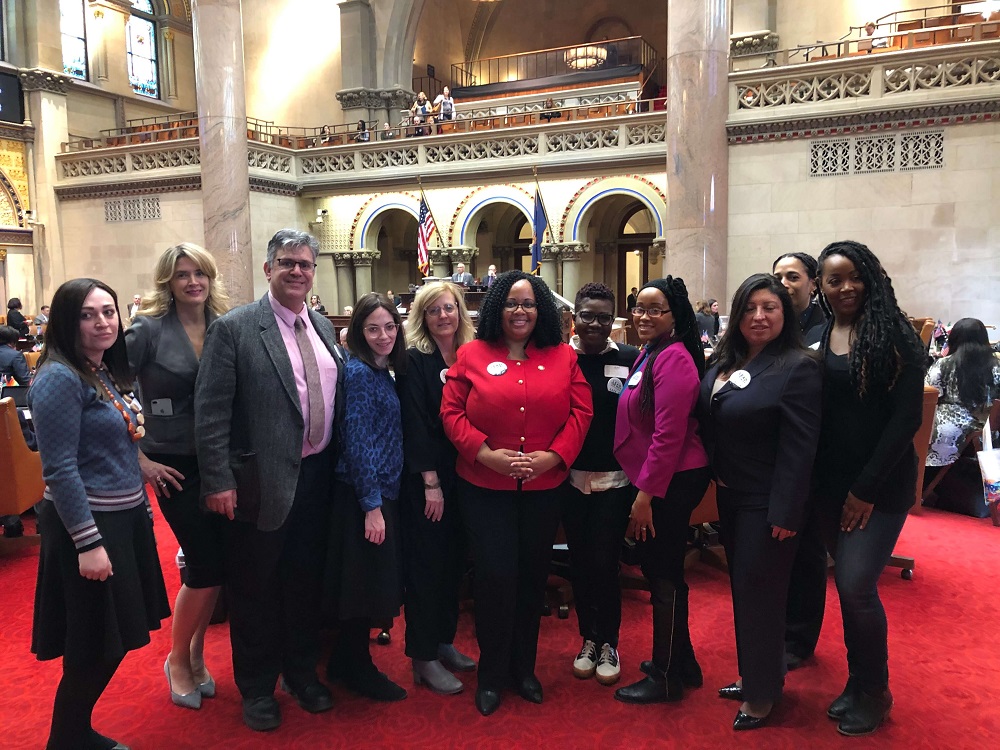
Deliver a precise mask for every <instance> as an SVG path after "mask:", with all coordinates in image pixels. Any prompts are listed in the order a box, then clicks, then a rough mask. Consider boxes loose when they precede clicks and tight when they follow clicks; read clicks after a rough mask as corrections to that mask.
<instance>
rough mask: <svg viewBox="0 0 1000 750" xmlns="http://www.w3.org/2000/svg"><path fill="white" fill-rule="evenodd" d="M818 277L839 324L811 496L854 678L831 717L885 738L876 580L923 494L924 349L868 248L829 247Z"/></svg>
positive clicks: (830, 354)
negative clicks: (917, 445)
mask: <svg viewBox="0 0 1000 750" xmlns="http://www.w3.org/2000/svg"><path fill="white" fill-rule="evenodd" d="M819 278H820V294H821V300H822V302H823V304H824V305H826V306H827V307H828V309H829V310H830V312H832V315H833V320H832V321H831V322H830V324H829V325H828V327H827V329H826V331H825V332H824V334H823V338H822V341H821V345H820V348H821V352H822V354H823V359H824V364H825V368H826V373H825V380H824V387H823V422H822V429H821V431H820V441H819V448H818V450H817V453H816V466H815V469H814V471H813V497H814V502H815V503H816V505H817V512H818V513H819V514H820V518H821V524H822V527H823V532H824V537H825V538H826V541H827V547H828V548H829V550H830V553H831V554H832V555H833V557H834V559H835V560H836V563H837V564H836V571H835V573H836V582H837V592H838V594H839V595H840V608H841V612H842V614H843V618H844V642H845V643H846V645H847V664H848V672H849V677H848V681H847V687H846V688H845V689H844V692H843V693H842V694H841V695H840V697H839V698H837V699H836V700H835V701H834V702H833V703H832V704H831V705H830V708H829V710H828V711H827V713H828V714H829V716H830V717H831V718H834V719H837V720H839V722H840V723H839V726H838V727H837V729H838V731H839V732H840V733H841V734H845V735H850V736H853V735H862V734H871V733H872V732H874V731H875V730H877V729H878V727H879V726H880V725H881V723H882V721H883V720H884V719H885V717H886V716H887V715H888V713H889V710H890V709H891V708H892V694H891V693H890V692H889V668H888V658H889V657H888V645H887V638H888V636H887V625H886V618H885V610H884V609H883V607H882V602H881V600H880V599H879V595H878V578H879V575H881V573H882V570H883V569H884V568H885V566H886V564H887V563H888V562H889V558H890V556H891V555H892V550H893V547H894V546H895V544H896V540H897V539H898V538H899V533H900V531H901V530H902V528H903V523H904V522H905V521H906V512H907V510H908V509H909V508H910V506H912V505H913V502H914V498H915V496H916V483H917V458H916V453H915V451H914V449H913V436H914V434H916V431H917V429H918V428H919V427H920V422H921V416H922V415H921V411H922V402H923V381H924V366H923V350H922V346H921V343H920V339H918V338H917V334H916V332H915V331H914V330H913V327H912V326H911V325H910V323H909V321H908V320H907V319H906V317H905V316H904V315H903V313H902V312H901V311H900V309H899V306H898V305H897V303H896V295H895V292H894V291H893V289H892V282H891V280H890V279H889V276H888V274H886V272H885V269H883V268H882V264H881V263H879V261H878V258H876V257H875V256H874V255H873V254H872V252H871V250H869V249H868V248H867V247H865V246H864V245H862V244H860V243H857V242H852V241H849V240H845V241H840V242H834V243H832V244H830V245H828V246H827V247H826V248H825V249H824V250H823V252H822V253H821V254H820V256H819Z"/></svg>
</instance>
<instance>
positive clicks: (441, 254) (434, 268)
mask: <svg viewBox="0 0 1000 750" xmlns="http://www.w3.org/2000/svg"><path fill="white" fill-rule="evenodd" d="M427 252H428V255H429V256H430V261H431V275H432V276H436V277H437V278H439V279H450V278H451V258H450V257H449V255H448V248H443V247H432V248H431V249H430V250H428V251H427Z"/></svg>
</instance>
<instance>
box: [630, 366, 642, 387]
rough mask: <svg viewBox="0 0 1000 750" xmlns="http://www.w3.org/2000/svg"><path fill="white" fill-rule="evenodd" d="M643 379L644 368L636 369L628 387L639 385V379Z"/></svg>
mask: <svg viewBox="0 0 1000 750" xmlns="http://www.w3.org/2000/svg"><path fill="white" fill-rule="evenodd" d="M640 380H642V370H636V371H635V372H634V373H632V377H630V378H629V379H628V387H629V388H635V387H636V386H637V385H639V381H640Z"/></svg>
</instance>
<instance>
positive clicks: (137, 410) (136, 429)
mask: <svg viewBox="0 0 1000 750" xmlns="http://www.w3.org/2000/svg"><path fill="white" fill-rule="evenodd" d="M88 364H89V365H90V369H91V370H92V371H93V373H94V374H95V375H97V382H99V383H100V384H101V388H103V389H104V392H105V393H106V394H107V396H108V399H110V401H111V403H112V404H114V405H115V408H116V409H117V410H118V412H119V413H120V414H121V415H122V419H124V420H125V426H126V427H127V428H128V435H129V437H130V438H132V442H133V443H137V442H138V441H140V440H142V438H143V436H144V435H145V434H146V428H145V427H143V425H144V424H145V422H146V418H145V417H144V416H143V414H142V404H140V403H139V399H137V398H136V397H135V396H134V395H132V392H131V391H130V392H128V393H119V394H118V395H119V397H120V398H121V400H122V401H124V402H125V404H126V405H127V406H128V408H125V406H122V405H121V403H120V402H119V401H118V399H117V398H115V394H114V393H112V392H111V389H110V388H109V387H108V384H107V383H106V382H104V378H102V377H101V376H100V374H99V373H100V371H101V370H104V371H105V372H107V368H106V367H105V366H104V364H103V363H102V364H101V366H100V367H98V366H97V365H95V364H94V363H93V362H89V361H88ZM133 415H134V416H135V421H134V422H133Z"/></svg>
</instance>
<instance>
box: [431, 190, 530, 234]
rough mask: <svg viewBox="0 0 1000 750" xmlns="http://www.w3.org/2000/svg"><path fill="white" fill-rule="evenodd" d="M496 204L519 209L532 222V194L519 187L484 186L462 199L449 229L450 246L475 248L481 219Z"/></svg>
mask: <svg viewBox="0 0 1000 750" xmlns="http://www.w3.org/2000/svg"><path fill="white" fill-rule="evenodd" d="M495 203H506V204H508V205H511V206H514V207H515V208H517V209H519V210H520V211H521V212H522V213H524V215H525V216H526V217H527V218H528V221H531V216H532V211H533V207H532V197H531V193H529V192H528V191H527V190H525V189H524V188H522V187H519V186H517V185H484V186H483V187H479V188H476V189H475V190H473V191H472V192H471V193H469V194H468V195H467V196H466V197H465V198H463V199H462V201H461V203H459V204H458V208H457V209H455V214H454V216H452V219H451V224H450V225H449V227H448V243H449V245H456V244H457V245H464V246H466V247H474V246H475V244H476V229H477V228H478V226H479V217H480V216H481V215H482V214H483V212H484V211H485V210H486V208H487V207H489V206H490V205H493V204H495Z"/></svg>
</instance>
